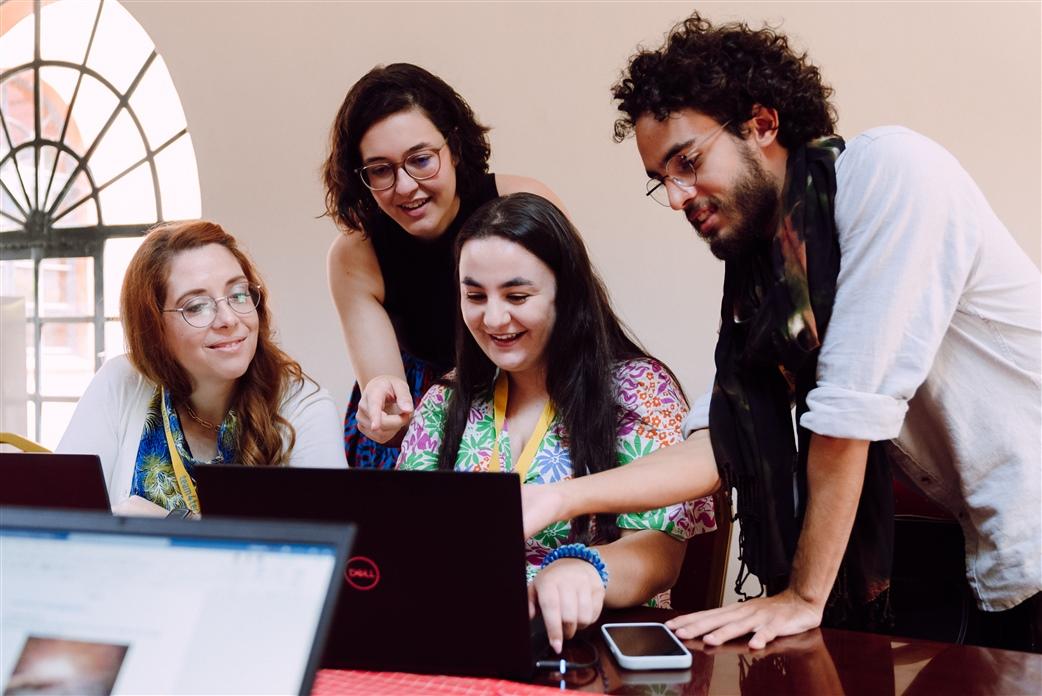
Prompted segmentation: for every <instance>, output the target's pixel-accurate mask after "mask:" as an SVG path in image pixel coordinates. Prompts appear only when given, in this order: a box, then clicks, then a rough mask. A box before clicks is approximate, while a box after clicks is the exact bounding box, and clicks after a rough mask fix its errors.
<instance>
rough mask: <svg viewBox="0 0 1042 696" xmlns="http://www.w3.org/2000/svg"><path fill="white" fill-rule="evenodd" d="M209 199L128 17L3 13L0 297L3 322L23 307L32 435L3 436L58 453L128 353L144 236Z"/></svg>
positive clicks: (106, 0) (30, 2)
mask: <svg viewBox="0 0 1042 696" xmlns="http://www.w3.org/2000/svg"><path fill="white" fill-rule="evenodd" d="M199 198H200V197H199V177H198V172H197V169H196V162H195V151H194V149H193V148H192V140H191V137H190V136H189V134H188V129H187V124H186V121H185V115H184V111H183V110H182V108H181V101H180V98H179V97H178V95H177V90H176V89H175V88H174V84H173V81H172V80H171V78H170V73H169V72H168V71H167V68H166V65H165V63H164V62H163V59H162V58H161V57H160V56H159V55H158V53H157V52H156V49H155V45H154V44H153V43H152V40H151V39H149V37H148V35H147V34H146V32H145V30H144V29H143V28H142V27H141V25H140V24H138V23H137V21H136V20H135V19H134V18H133V17H132V16H131V15H130V13H129V12H127V10H126V9H125V8H124V7H122V6H121V5H120V4H119V3H118V2H116V1H115V0H51V1H49V2H48V1H46V0H2V2H0V296H3V297H4V298H7V299H6V300H5V301H6V303H7V304H8V305H9V306H8V307H7V308H6V310H5V312H6V313H7V314H9V313H10V311H8V310H10V309H11V307H10V305H12V304H13V305H16V306H17V305H22V304H24V317H25V329H26V330H25V346H26V361H25V365H26V368H25V376H26V380H25V381H26V393H25V403H26V404H27V408H26V419H25V421H24V428H19V427H18V426H17V425H16V424H12V423H11V422H10V421H11V418H10V416H9V415H8V416H6V417H5V422H4V423H3V425H2V427H0V429H4V430H19V429H20V430H23V432H26V433H28V435H29V437H31V438H33V439H36V440H38V441H40V442H42V443H44V444H45V445H48V446H51V447H53V446H54V445H55V444H57V441H58V439H59V438H60V436H61V433H62V432H63V431H64V429H65V426H66V424H67V423H68V420H69V418H70V416H71V415H72V409H73V408H74V406H75V403H76V401H77V399H78V398H79V396H80V395H81V394H82V392H83V389H84V388H85V387H86V386H87V383H88V382H89V381H90V378H91V376H92V375H93V373H94V371H95V370H96V369H97V368H98V367H100V366H101V363H102V362H103V361H104V359H105V356H106V354H108V355H110V356H111V355H115V354H118V353H119V352H121V351H122V350H123V335H122V331H121V329H120V325H119V321H118V316H119V307H118V301H119V289H120V284H121V282H122V279H123V273H124V271H125V269H126V265H127V263H128V261H129V259H130V256H131V255H132V254H133V253H134V250H135V249H136V248H137V246H138V244H139V243H140V239H139V238H140V236H141V235H142V233H143V232H144V231H145V230H147V229H148V227H149V226H151V225H153V224H155V223H156V222H161V221H165V220H178V219H187V218H196V217H199V214H200V200H199ZM10 298H21V302H19V301H18V299H13V300H12V299H10ZM15 311H17V310H15ZM9 325H10V324H9V323H5V324H4V326H5V327H8V326H9ZM0 338H2V337H0ZM5 345H8V346H9V343H5ZM10 353H11V351H10V350H8V351H7V355H5V356H4V358H3V360H4V362H5V363H6V364H5V370H7V369H8V367H9V365H10V364H11V362H12V361H11V360H10V359H9V357H10ZM15 362H17V360H16V361H15ZM16 367H17V366H16ZM5 377H7V375H6V374H5ZM16 386H17V385H8V384H6V383H5V385H4V393H5V402H7V403H5V409H6V407H7V406H8V405H9V403H10V399H9V395H10V393H11V390H12V389H14V387H16Z"/></svg>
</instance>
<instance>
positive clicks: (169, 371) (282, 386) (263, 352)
mask: <svg viewBox="0 0 1042 696" xmlns="http://www.w3.org/2000/svg"><path fill="white" fill-rule="evenodd" d="M208 244H219V245H221V246H223V247H224V248H225V249H227V250H228V251H229V252H231V254H232V256H234V257H235V259H236V260H237V261H238V262H239V266H241V267H242V273H243V275H244V276H246V280H247V281H248V282H250V283H251V284H253V285H256V286H257V287H259V288H261V293H262V299H261V301H260V302H259V303H258V306H257V318H258V324H259V328H258V330H257V352H256V353H255V354H254V356H253V360H251V361H250V366H249V367H248V368H247V369H246V373H245V374H244V375H243V376H242V377H240V378H239V380H238V382H237V383H236V385H235V393H234V395H233V396H232V403H231V408H232V409H233V410H235V411H236V412H237V413H238V414H240V431H239V442H238V453H239V454H238V456H239V461H237V462H235V463H236V464H243V465H245V466H285V465H287V464H288V463H289V455H290V452H291V451H292V449H293V445H294V444H295V442H296V432H295V431H294V429H293V426H292V425H291V424H290V422H289V421H288V420H287V419H286V418H284V417H283V416H282V415H280V414H279V406H280V404H281V402H282V400H283V399H284V398H285V397H286V396H287V394H289V393H292V391H293V390H299V389H301V388H303V384H304V379H305V375H304V372H303V371H302V370H301V369H300V365H299V364H298V363H297V362H295V361H294V360H293V359H292V358H290V357H289V356H288V355H286V354H285V353H284V352H282V350H280V349H279V348H278V346H276V345H275V342H274V340H273V339H272V328H271V316H270V314H269V313H268V307H267V304H266V303H265V302H264V301H263V292H264V291H263V285H262V284H261V279H260V276H259V275H258V273H257V269H256V268H255V267H254V265H253V263H252V262H251V261H250V259H249V257H248V256H246V254H245V253H244V252H243V251H242V249H240V248H239V245H238V244H237V243H236V241H235V238H234V237H232V236H231V235H230V234H228V233H227V232H225V231H224V229H223V228H222V227H221V226H220V225H218V224H217V223H214V222H209V221H207V220H189V221H186V222H170V223H163V224H160V225H157V226H155V227H153V228H152V229H151V230H149V232H148V234H147V235H146V236H145V240H144V242H143V243H142V244H141V246H140V247H139V248H138V250H137V252H135V254H134V257H133V258H132V259H131V260H130V265H129V266H128V267H127V272H126V275H125V276H124V277H123V289H122V292H121V294H120V318H121V319H122V322H123V331H124V337H125V339H124V340H125V341H126V345H127V358H129V360H130V363H131V364H132V365H133V366H134V368H135V369H136V370H137V371H138V372H140V373H141V374H142V375H144V376H145V377H146V378H148V379H149V380H151V381H152V382H153V383H155V384H161V385H163V386H164V387H166V389H167V391H169V392H170V398H171V399H172V400H173V402H174V403H175V404H182V403H184V402H185V401H186V400H187V399H188V397H189V396H190V395H191V393H192V383H191V377H190V376H189V375H188V372H187V371H186V370H185V369H184V368H183V367H182V366H181V364H180V363H178V362H177V360H176V359H175V358H174V356H173V353H172V352H171V350H170V347H169V346H168V344H167V341H166V324H165V322H164V321H163V313H162V307H163V303H164V301H165V300H166V291H167V279H168V278H169V275H170V263H171V262H172V261H173V259H174V257H175V256H177V255H178V254H180V253H181V252H183V251H188V250H190V249H198V248H200V247H204V246H207V245H208ZM178 321H180V320H178Z"/></svg>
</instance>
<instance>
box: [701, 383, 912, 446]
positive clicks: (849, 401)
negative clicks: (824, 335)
mask: <svg viewBox="0 0 1042 696" xmlns="http://www.w3.org/2000/svg"><path fill="white" fill-rule="evenodd" d="M807 408H808V411H807V413H805V414H803V417H802V418H800V425H802V426H803V427H804V428H806V429H807V430H810V431H811V432H813V433H817V434H818V435H825V436H827V437H842V438H848V439H851V440H870V441H873V442H874V441H877V440H892V439H894V438H895V437H897V435H898V433H900V432H901V425H902V424H903V423H904V418H905V413H907V412H908V402H907V401H905V400H904V399H895V398H894V397H892V396H887V395H885V394H868V393H865V392H857V391H851V390H849V389H843V388H841V387H833V386H820V385H819V386H818V387H816V388H815V389H812V390H811V391H810V393H809V394H807ZM685 425H686V423H685Z"/></svg>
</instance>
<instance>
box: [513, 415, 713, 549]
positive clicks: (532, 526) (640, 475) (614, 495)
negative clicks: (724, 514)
mask: <svg viewBox="0 0 1042 696" xmlns="http://www.w3.org/2000/svg"><path fill="white" fill-rule="evenodd" d="M719 487H720V477H719V475H718V474H717V471H716V460H715V459H714V457H713V447H712V445H711V444H710V442H709V431H708V430H700V431H697V432H695V433H694V434H692V435H691V437H689V438H688V439H687V440H685V441H683V442H680V443H678V444H676V445H672V446H670V447H663V448H661V449H658V450H655V451H654V452H652V453H651V454H649V455H648V456H646V457H641V458H640V459H638V460H636V461H634V462H631V463H630V464H627V465H626V466H620V467H616V468H614V469H610V470H608V471H602V472H600V473H598V474H594V475H592V476H581V477H579V478H574V479H569V480H567V481H560V482H558V483H551V484H546V485H540V486H524V487H522V497H521V499H522V509H523V510H524V522H525V538H528V537H530V536H532V535H534V534H537V533H538V532H539V531H540V530H542V529H543V528H545V527H547V526H548V525H550V524H553V523H554V522H557V521H558V520H569V519H572V518H574V517H577V516H579V515H587V514H593V513H598V512H604V513H610V512H618V513H623V512H641V511H644V510H653V509H654V508H659V507H665V506H667V505H674V504H676V503H680V502H683V501H685V500H692V499H694V498H701V497H702V496H706V495H709V494H711V493H713V492H715V491H716V489H717V488H719Z"/></svg>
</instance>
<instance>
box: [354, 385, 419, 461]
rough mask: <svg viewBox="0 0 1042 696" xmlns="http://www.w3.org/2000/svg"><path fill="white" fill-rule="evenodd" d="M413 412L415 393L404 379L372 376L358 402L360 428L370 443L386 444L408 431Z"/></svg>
mask: <svg viewBox="0 0 1042 696" xmlns="http://www.w3.org/2000/svg"><path fill="white" fill-rule="evenodd" d="M412 411H413V403H412V393H411V392H410V391H409V385H408V384H406V383H405V380H403V379H401V378H400V377H392V376H391V375H380V376H379V377H373V378H372V379H371V380H369V383H368V384H367V385H365V389H364V390H363V391H362V398H361V400H360V401H359V402H358V429H359V430H360V431H361V432H362V434H363V435H365V436H366V437H367V438H369V439H370V440H372V441H374V442H379V443H381V444H384V443H386V442H388V441H390V440H392V439H394V437H395V436H396V435H398V433H400V432H402V430H404V429H405V426H407V425H408V424H409V418H410V417H412Z"/></svg>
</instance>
